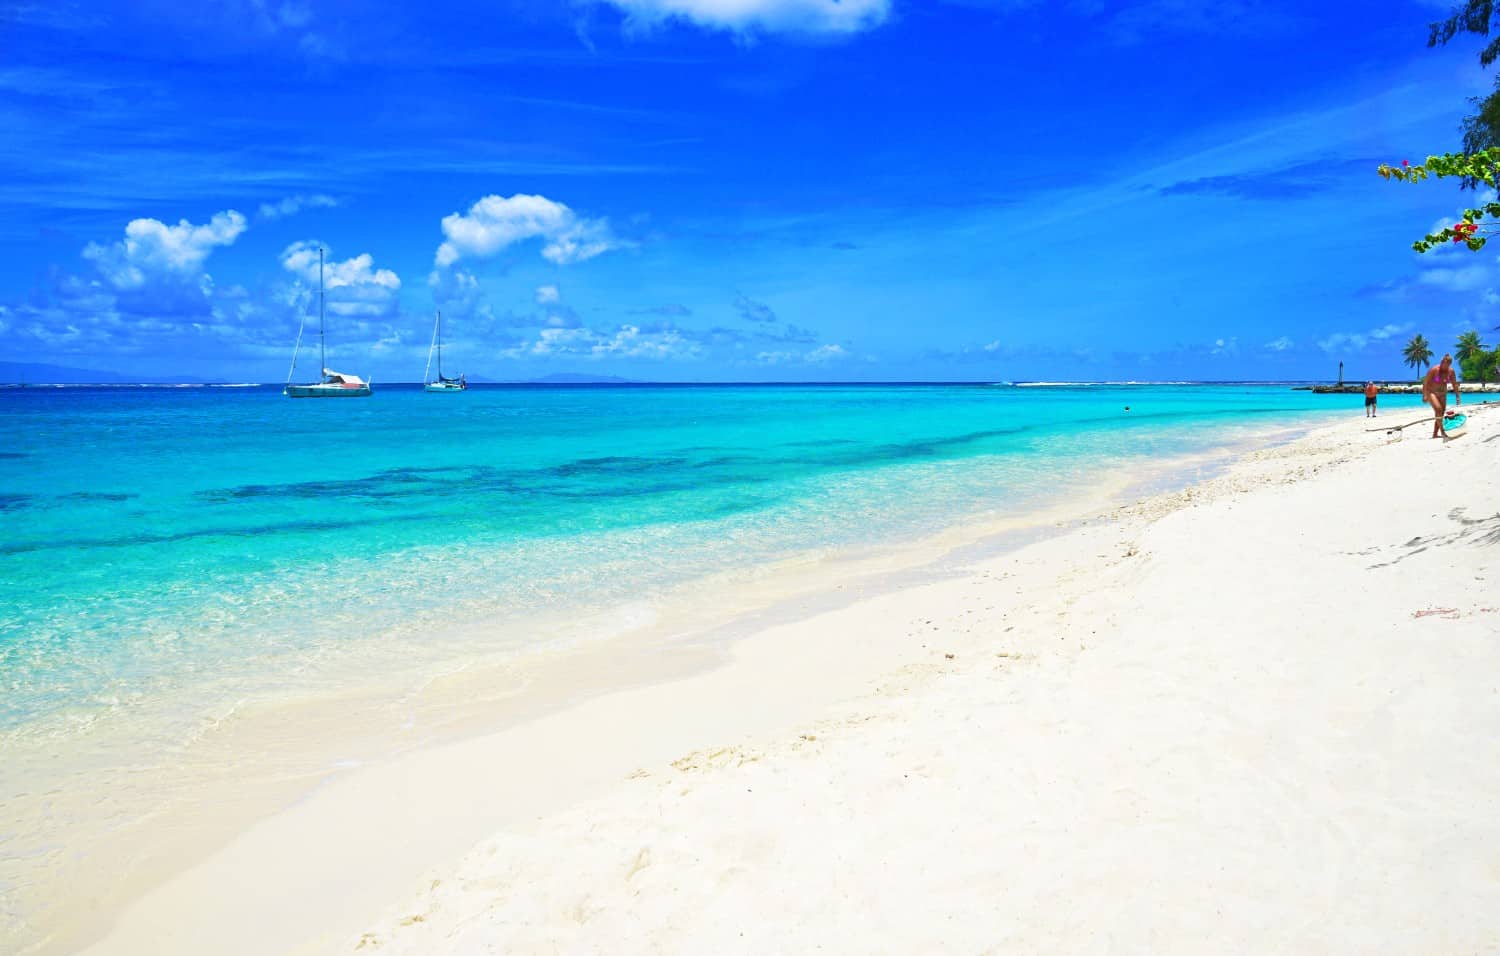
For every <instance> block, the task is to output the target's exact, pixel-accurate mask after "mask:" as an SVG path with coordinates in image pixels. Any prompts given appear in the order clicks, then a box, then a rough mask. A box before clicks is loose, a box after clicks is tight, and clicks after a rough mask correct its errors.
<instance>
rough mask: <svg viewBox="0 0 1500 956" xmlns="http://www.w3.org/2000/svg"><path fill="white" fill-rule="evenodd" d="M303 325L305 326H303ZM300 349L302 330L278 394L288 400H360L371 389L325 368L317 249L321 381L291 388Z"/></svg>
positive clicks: (320, 253) (320, 261) (320, 250)
mask: <svg viewBox="0 0 1500 956" xmlns="http://www.w3.org/2000/svg"><path fill="white" fill-rule="evenodd" d="M303 325H304V326H305V325H306V322H305V321H304V322H303ZM301 348H302V329H301V328H299V329H297V344H296V345H295V346H293V348H292V367H291V369H290V370H289V371H288V372H287V373H286V387H285V388H283V389H282V390H281V391H282V394H283V395H285V396H286V397H288V398H364V397H365V396H367V395H369V394H370V393H371V392H372V391H374V389H372V388H371V387H370V383H369V382H367V381H365V380H364V379H362V378H360V377H359V376H358V375H349V374H347V373H345V372H335V371H334V370H333V369H331V368H329V367H328V359H327V347H326V344H325V340H324V335H323V248H322V247H321V246H319V247H318V367H319V368H321V369H322V370H323V378H322V380H321V381H317V382H312V383H309V384H307V385H293V384H292V376H293V375H295V374H296V373H297V352H298V350H300V349H301Z"/></svg>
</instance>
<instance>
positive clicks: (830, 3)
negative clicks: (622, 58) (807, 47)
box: [602, 0, 891, 34]
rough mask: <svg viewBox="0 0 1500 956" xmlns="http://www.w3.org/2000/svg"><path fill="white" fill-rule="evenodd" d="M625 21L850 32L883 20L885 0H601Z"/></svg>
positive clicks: (774, 30) (745, 30) (886, 11)
mask: <svg viewBox="0 0 1500 956" xmlns="http://www.w3.org/2000/svg"><path fill="white" fill-rule="evenodd" d="M602 2H606V3H608V4H610V5H611V6H613V7H615V8H617V9H619V10H620V11H621V12H623V13H624V14H625V20H626V23H627V24H629V25H631V26H634V27H637V28H641V27H646V28H649V27H652V26H656V25H657V24H660V23H663V22H666V21H671V20H675V21H679V22H685V23H692V24H694V25H696V26H700V27H705V28H707V29H711V30H728V31H732V32H735V33H757V32H761V33H822V34H850V33H858V32H860V31H861V30H868V29H871V28H872V27H877V26H879V25H880V24H882V23H884V22H885V20H886V18H887V17H888V16H889V15H890V10H891V3H890V0H602Z"/></svg>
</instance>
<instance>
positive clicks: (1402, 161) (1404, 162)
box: [1401, 159, 1411, 166]
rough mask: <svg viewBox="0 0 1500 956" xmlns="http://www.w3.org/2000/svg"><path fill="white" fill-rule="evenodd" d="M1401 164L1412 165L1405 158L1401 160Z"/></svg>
mask: <svg viewBox="0 0 1500 956" xmlns="http://www.w3.org/2000/svg"><path fill="white" fill-rule="evenodd" d="M1401 165H1402V166H1410V165H1411V163H1409V162H1407V161H1406V160H1404V159H1403V160H1401Z"/></svg>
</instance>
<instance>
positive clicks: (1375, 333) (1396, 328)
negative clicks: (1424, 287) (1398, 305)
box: [1318, 322, 1412, 354]
mask: <svg viewBox="0 0 1500 956" xmlns="http://www.w3.org/2000/svg"><path fill="white" fill-rule="evenodd" d="M1411 329H1412V324H1411V323H1410V322H1402V323H1395V322H1392V323H1389V324H1387V325H1382V326H1380V327H1379V328H1375V329H1370V330H1369V331H1368V332H1335V333H1333V334H1332V335H1330V336H1328V337H1327V338H1323V339H1319V340H1318V348H1320V349H1322V350H1323V351H1324V352H1328V353H1329V354H1333V353H1336V352H1362V351H1364V349H1365V347H1366V346H1367V345H1369V344H1370V343H1372V342H1384V341H1386V340H1387V339H1393V338H1395V337H1397V336H1399V335H1403V334H1405V333H1406V332H1409V331H1411Z"/></svg>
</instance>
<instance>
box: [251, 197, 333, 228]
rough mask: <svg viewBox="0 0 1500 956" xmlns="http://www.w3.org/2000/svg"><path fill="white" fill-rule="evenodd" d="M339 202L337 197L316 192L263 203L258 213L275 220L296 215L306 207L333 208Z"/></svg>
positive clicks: (262, 217) (266, 218) (261, 216)
mask: <svg viewBox="0 0 1500 956" xmlns="http://www.w3.org/2000/svg"><path fill="white" fill-rule="evenodd" d="M338 204H339V201H338V200H337V199H335V198H333V197H332V196H325V195H323V194H322V193H315V194H313V195H311V196H302V195H297V196H286V197H284V198H282V199H278V200H277V201H275V202H263V203H261V204H260V209H259V211H258V215H259V216H260V218H261V219H264V220H267V221H273V220H276V219H285V218H286V217H288V216H295V215H296V214H297V213H299V212H301V211H302V210H304V209H332V208H334V207H335V206H337V205H338Z"/></svg>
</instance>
